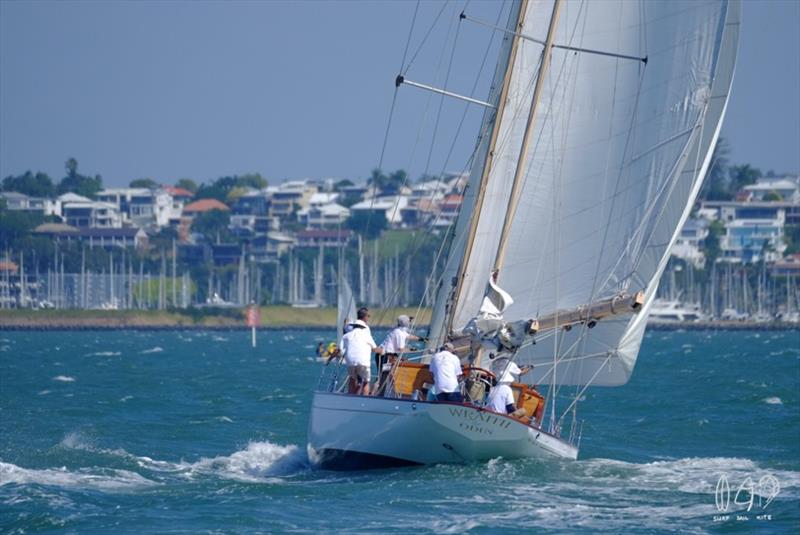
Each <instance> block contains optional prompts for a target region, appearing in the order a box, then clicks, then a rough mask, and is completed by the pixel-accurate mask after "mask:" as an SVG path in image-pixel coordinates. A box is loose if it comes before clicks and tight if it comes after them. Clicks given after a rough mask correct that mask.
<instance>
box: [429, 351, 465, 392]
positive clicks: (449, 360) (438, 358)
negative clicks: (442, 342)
mask: <svg viewBox="0 0 800 535" xmlns="http://www.w3.org/2000/svg"><path fill="white" fill-rule="evenodd" d="M430 370H431V373H432V374H433V382H434V384H435V385H436V393H437V394H442V393H444V392H455V391H456V390H458V378H459V376H460V375H461V361H460V360H458V357H457V356H455V355H454V354H452V353H450V352H449V351H439V352H438V353H436V354H435V355H434V356H433V358H432V359H431V364H430Z"/></svg>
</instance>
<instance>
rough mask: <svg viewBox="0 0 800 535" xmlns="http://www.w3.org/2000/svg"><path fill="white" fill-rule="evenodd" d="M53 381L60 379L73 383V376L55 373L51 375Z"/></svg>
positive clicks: (63, 381)
mask: <svg viewBox="0 0 800 535" xmlns="http://www.w3.org/2000/svg"><path fill="white" fill-rule="evenodd" d="M53 381H60V382H62V383H74V382H75V378H74V377H70V376H69V375H56V376H55V377H53Z"/></svg>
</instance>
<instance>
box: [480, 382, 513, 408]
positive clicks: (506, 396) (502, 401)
mask: <svg viewBox="0 0 800 535" xmlns="http://www.w3.org/2000/svg"><path fill="white" fill-rule="evenodd" d="M506 405H514V393H513V392H512V391H511V387H510V386H508V385H507V384H505V383H500V384H498V385H497V386H495V387H494V388H492V391H491V392H489V399H488V400H487V401H486V408H487V409H489V410H490V411H494V412H499V413H500V414H508V411H507V410H506Z"/></svg>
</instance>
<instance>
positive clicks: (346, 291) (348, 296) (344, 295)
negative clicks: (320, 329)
mask: <svg viewBox="0 0 800 535" xmlns="http://www.w3.org/2000/svg"><path fill="white" fill-rule="evenodd" d="M336 297H337V300H336V301H337V307H336V337H337V338H340V337H341V336H342V334H343V333H344V328H345V327H346V326H347V324H348V323H352V322H354V321H355V320H356V300H355V297H354V296H353V290H352V289H351V288H350V285H349V284H348V283H347V277H345V275H344V270H343V269H340V270H339V284H338V291H337V296H336Z"/></svg>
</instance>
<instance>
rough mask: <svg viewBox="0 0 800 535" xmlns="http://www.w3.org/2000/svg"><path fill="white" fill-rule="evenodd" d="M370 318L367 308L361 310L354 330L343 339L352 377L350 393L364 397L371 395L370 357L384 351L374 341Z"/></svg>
mask: <svg viewBox="0 0 800 535" xmlns="http://www.w3.org/2000/svg"><path fill="white" fill-rule="evenodd" d="M369 317H370V316H369V311H368V310H367V309H366V308H362V309H359V311H358V319H357V320H356V321H355V322H353V323H352V324H351V325H352V326H353V330H352V331H350V332H349V333H347V334H345V335H344V336H343V337H342V352H343V353H344V361H345V364H346V365H347V375H348V376H349V377H350V382H349V392H350V393H351V394H361V395H364V396H368V395H369V381H370V378H371V375H370V357H371V356H372V353H383V349H382V348H380V347H378V345H377V344H376V343H375V340H373V339H372V333H371V332H370V330H369V326H367V320H368V319H369Z"/></svg>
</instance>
